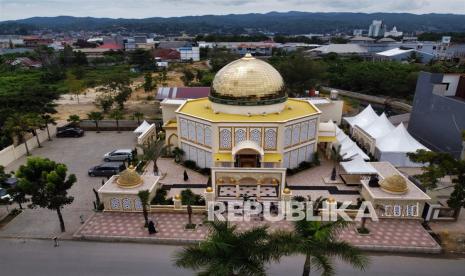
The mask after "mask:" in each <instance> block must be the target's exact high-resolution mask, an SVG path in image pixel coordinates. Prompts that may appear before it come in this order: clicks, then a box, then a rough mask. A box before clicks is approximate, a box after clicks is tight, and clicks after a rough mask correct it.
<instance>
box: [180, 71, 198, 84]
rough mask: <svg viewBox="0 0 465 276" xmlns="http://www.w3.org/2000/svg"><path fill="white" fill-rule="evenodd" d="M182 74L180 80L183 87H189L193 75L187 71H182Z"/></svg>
mask: <svg viewBox="0 0 465 276" xmlns="http://www.w3.org/2000/svg"><path fill="white" fill-rule="evenodd" d="M182 73H183V76H182V77H181V79H182V81H183V82H184V85H185V86H189V85H190V84H191V82H192V81H193V80H194V78H195V75H194V73H192V72H191V71H190V70H189V69H184V70H183V71H182Z"/></svg>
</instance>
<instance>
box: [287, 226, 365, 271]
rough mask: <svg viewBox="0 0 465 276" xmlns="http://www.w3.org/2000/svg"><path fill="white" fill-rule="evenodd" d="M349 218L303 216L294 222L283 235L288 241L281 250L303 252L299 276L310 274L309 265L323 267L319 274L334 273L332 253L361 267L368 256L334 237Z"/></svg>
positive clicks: (316, 267) (356, 266)
mask: <svg viewBox="0 0 465 276" xmlns="http://www.w3.org/2000/svg"><path fill="white" fill-rule="evenodd" d="M348 225H349V222H346V221H343V220H337V221H331V222H323V221H307V220H306V219H303V220H299V221H296V222H294V227H295V232H294V233H289V236H288V237H287V238H286V239H285V240H287V241H288V245H287V249H286V246H284V247H282V248H284V249H283V250H286V251H288V250H289V249H290V251H293V252H294V253H300V254H303V255H305V264H304V268H303V273H302V275H303V276H308V275H310V272H311V269H312V267H313V268H315V269H317V270H320V269H322V270H323V273H322V275H334V266H333V264H332V260H331V258H332V257H338V258H340V259H341V260H343V261H345V262H347V263H349V264H351V265H352V266H354V267H355V268H358V269H361V270H363V269H365V267H366V266H367V264H368V259H367V258H366V257H365V256H364V255H363V254H362V252H361V251H360V250H359V249H358V248H356V247H354V246H352V245H350V244H349V243H347V242H344V241H338V240H337V239H336V234H337V233H339V231H340V230H342V229H344V228H346V227H347V226H348Z"/></svg>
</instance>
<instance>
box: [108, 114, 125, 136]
mask: <svg viewBox="0 0 465 276" xmlns="http://www.w3.org/2000/svg"><path fill="white" fill-rule="evenodd" d="M110 118H112V119H113V120H115V121H116V129H117V130H118V133H119V132H121V131H120V130H119V121H120V120H122V119H123V118H124V114H123V112H122V111H121V110H119V109H115V110H113V111H112V112H111V113H110Z"/></svg>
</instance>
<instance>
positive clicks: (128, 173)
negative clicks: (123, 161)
mask: <svg viewBox="0 0 465 276" xmlns="http://www.w3.org/2000/svg"><path fill="white" fill-rule="evenodd" d="M142 182H143V180H142V178H141V177H140V175H139V174H138V173H137V172H136V169H135V168H134V166H132V165H131V166H129V168H127V169H126V170H124V171H123V172H121V174H120V175H119V176H118V179H117V180H116V183H117V184H118V186H120V187H121V188H135V187H137V186H140V185H141V184H142Z"/></svg>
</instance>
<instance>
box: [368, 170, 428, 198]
mask: <svg viewBox="0 0 465 276" xmlns="http://www.w3.org/2000/svg"><path fill="white" fill-rule="evenodd" d="M370 165H371V166H373V167H374V168H375V169H376V170H377V171H378V175H379V176H380V181H381V180H382V179H384V178H387V177H389V176H393V175H400V176H402V177H403V178H404V179H405V182H406V183H407V187H408V190H407V192H406V193H404V194H392V193H388V192H385V191H383V190H382V189H381V188H380V187H376V188H375V187H369V186H368V180H362V181H361V182H362V185H363V187H364V188H366V189H367V190H368V192H369V193H370V194H371V195H372V197H373V198H374V199H396V200H423V201H427V200H430V199H431V198H430V197H429V196H428V195H427V194H425V193H424V192H423V191H422V190H420V188H418V187H417V186H416V185H415V184H413V182H412V181H410V180H409V179H408V178H407V177H405V176H404V175H403V174H402V173H401V172H399V171H398V170H397V169H396V168H395V167H394V166H393V165H392V164H391V163H389V162H370Z"/></svg>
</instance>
